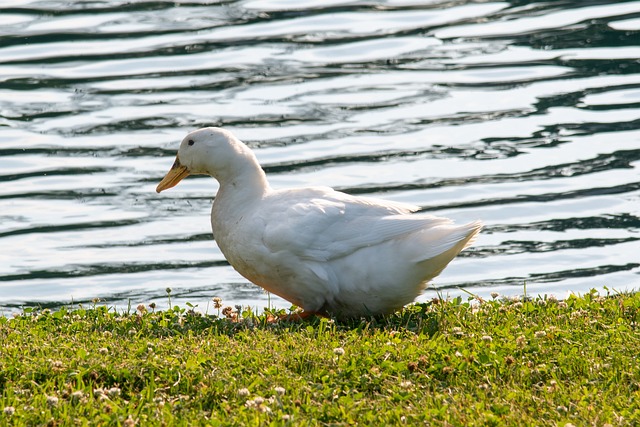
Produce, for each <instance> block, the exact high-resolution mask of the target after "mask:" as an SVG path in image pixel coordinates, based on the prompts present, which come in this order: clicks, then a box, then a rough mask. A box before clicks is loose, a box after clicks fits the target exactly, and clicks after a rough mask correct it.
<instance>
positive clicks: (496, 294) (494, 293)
mask: <svg viewBox="0 0 640 427" xmlns="http://www.w3.org/2000/svg"><path fill="white" fill-rule="evenodd" d="M499 296H500V294H499V293H497V292H491V298H493V299H496V298H498V297H499Z"/></svg>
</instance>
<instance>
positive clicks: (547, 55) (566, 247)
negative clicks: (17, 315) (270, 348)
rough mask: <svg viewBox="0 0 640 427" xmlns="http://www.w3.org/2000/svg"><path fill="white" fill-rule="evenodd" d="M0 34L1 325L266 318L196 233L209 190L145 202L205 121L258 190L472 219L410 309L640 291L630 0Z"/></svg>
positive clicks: (484, 4)
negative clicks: (94, 316)
mask: <svg viewBox="0 0 640 427" xmlns="http://www.w3.org/2000/svg"><path fill="white" fill-rule="evenodd" d="M0 22H1V23H0V311H1V312H4V313H5V314H6V313H7V312H10V311H12V310H14V309H15V307H19V306H23V305H25V304H34V303H40V304H43V305H48V306H50V305H53V306H55V305H56V304H61V303H69V302H71V301H74V302H86V301H90V300H91V299H92V298H102V299H104V300H106V301H107V303H109V304H113V305H116V306H118V307H122V306H125V305H126V304H127V301H128V300H130V301H131V303H132V304H138V303H149V302H151V301H157V302H158V303H159V305H161V306H164V304H165V301H166V298H165V288H167V287H171V288H172V289H173V301H175V302H178V303H182V304H184V303H185V302H190V303H193V304H199V306H200V307H202V308H205V307H206V305H207V301H209V300H210V298H211V297H214V296H220V297H222V298H223V299H224V301H225V302H227V303H230V304H248V305H253V306H258V307H262V306H264V305H266V304H267V298H268V297H267V295H265V294H264V293H262V292H261V291H260V290H259V289H258V288H257V287H255V286H253V285H251V284H249V283H248V282H247V281H245V280H244V279H243V278H242V277H240V276H239V275H238V274H237V273H235V272H234V271H233V269H232V268H231V267H229V266H228V264H227V263H226V261H225V260H224V258H223V256H222V254H221V253H220V251H219V250H218V249H217V247H216V245H215V243H214V242H213V241H212V240H211V232H210V224H209V210H210V205H211V199H212V196H213V195H214V194H215V191H216V188H217V184H216V183H215V182H214V181H213V180H212V179H209V178H198V177H191V178H189V179H187V180H186V181H184V182H183V183H182V184H180V186H178V187H177V188H175V189H172V190H170V191H168V192H165V193H162V194H160V195H158V194H156V193H155V191H154V189H155V185H156V184H157V182H158V181H159V180H160V179H161V178H162V176H163V175H164V173H165V172H166V171H167V170H168V168H169V167H170V165H171V163H172V161H173V157H174V155H175V150H176V149H177V146H178V141H179V140H181V139H182V137H183V136H184V135H185V134H186V132H188V131H190V130H193V129H195V128H198V127H201V126H205V125H218V126H225V127H227V128H229V129H231V130H232V131H233V132H235V133H236V134H237V135H238V136H239V137H240V138H241V139H243V140H244V141H246V142H247V143H249V144H250V145H251V146H252V147H253V148H254V149H255V150H256V154H257V156H258V158H259V159H260V161H261V162H262V164H263V165H264V166H265V169H266V171H267V173H268V175H269V178H270V180H271V181H272V184H273V186H274V187H278V188H281V187H287V186H308V185H319V184H323V185H330V186H333V187H335V188H337V189H340V190H343V191H346V192H349V193H353V194H366V195H369V196H374V197H384V198H388V199H391V200H397V201H403V202H410V203H414V204H418V205H420V206H422V207H423V208H424V210H425V211H429V212H431V213H434V214H437V215H445V216H449V217H451V218H453V219H455V220H456V221H459V222H463V221H469V220H473V219H477V218H479V219H482V220H484V221H485V223H486V224H487V227H486V231H485V232H484V233H483V234H482V236H481V237H480V239H479V240H478V241H477V244H476V245H475V246H474V247H473V248H472V249H471V250H469V251H467V252H465V253H463V254H462V255H461V256H460V257H459V258H458V259H457V260H455V261H454V262H453V263H452V264H451V265H450V267H449V268H448V269H447V270H446V271H445V273H444V274H442V275H441V276H440V277H438V278H437V279H436V280H435V281H434V283H433V286H432V288H431V290H430V291H429V292H427V294H426V295H425V296H423V298H429V297H430V296H433V295H434V292H435V290H436V289H437V290H440V291H441V292H443V293H445V294H447V293H448V294H450V295H454V294H458V293H460V290H459V287H463V288H465V289H467V290H469V291H471V292H476V293H479V294H481V295H487V294H488V293H489V292H492V291H497V292H500V293H501V294H521V293H522V292H523V285H524V283H525V282H526V284H527V291H528V292H530V293H543V294H544V293H548V294H554V295H556V296H559V297H563V296H565V295H566V293H567V292H568V291H574V292H584V291H586V290H588V289H590V288H592V287H596V288H600V289H601V288H602V287H603V286H607V287H608V288H610V289H620V290H622V289H633V288H636V289H637V288H640V172H639V170H640V61H639V60H638V59H639V58H640V1H627V2H624V1H619V2H616V1H610V0H602V1H545V2H532V1H517V0H514V1H501V2H492V1H475V2H474V1H463V0H460V1H456V0H450V1H443V0H431V1H415V0H404V1H403V0H397V1H393V0H389V1H386V2H384V1H339V0H335V1H322V2H320V1H299V0H288V1H284V0H282V1H269V0H256V1H221V2H211V1H198V0H192V1H181V0H178V1H170V2H168V1H167V2H165V1H112V0H109V1H106V0H105V1H76V2H69V1H30V0H4V1H3V2H2V3H1V5H0ZM271 303H272V304H275V305H277V306H288V304H287V303H284V302H283V301H282V300H279V299H277V298H275V297H273V298H272V301H271Z"/></svg>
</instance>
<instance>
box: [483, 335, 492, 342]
mask: <svg viewBox="0 0 640 427" xmlns="http://www.w3.org/2000/svg"><path fill="white" fill-rule="evenodd" d="M482 341H484V342H491V341H493V338H491V336H490V335H483V336H482Z"/></svg>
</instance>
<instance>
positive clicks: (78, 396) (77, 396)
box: [71, 390, 84, 403]
mask: <svg viewBox="0 0 640 427" xmlns="http://www.w3.org/2000/svg"><path fill="white" fill-rule="evenodd" d="M83 397H84V393H83V392H82V391H81V390H78V391H74V392H73V393H71V402H73V403H78V402H80V401H81V400H82V398H83Z"/></svg>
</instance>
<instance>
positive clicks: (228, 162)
mask: <svg viewBox="0 0 640 427" xmlns="http://www.w3.org/2000/svg"><path fill="white" fill-rule="evenodd" d="M247 158H250V159H255V157H254V156H253V153H251V150H250V149H249V148H248V147H247V146H246V145H244V144H243V143H242V142H240V141H239V140H238V139H237V138H236V137H235V136H234V135H233V134H232V133H231V132H229V131H227V130H225V129H221V128H215V127H208V128H202V129H198V130H196V131H193V132H191V133H189V134H188V135H187V136H185V137H184V139H183V140H182V142H181V143H180V148H179V149H178V154H177V155H176V160H175V161H174V162H173V166H171V169H170V170H169V172H167V174H166V175H165V177H164V178H163V179H162V181H160V183H159V184H158V186H157V187H156V191H157V192H158V193H159V192H161V191H163V190H166V189H168V188H171V187H174V186H176V185H177V184H178V183H179V182H180V181H182V180H183V179H184V178H186V177H187V176H189V175H211V176H213V177H214V178H216V179H217V180H218V181H221V180H224V179H225V177H226V176H228V175H234V174H237V173H238V171H240V170H241V169H242V166H243V165H242V163H246V162H243V161H242V160H243V159H247Z"/></svg>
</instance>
